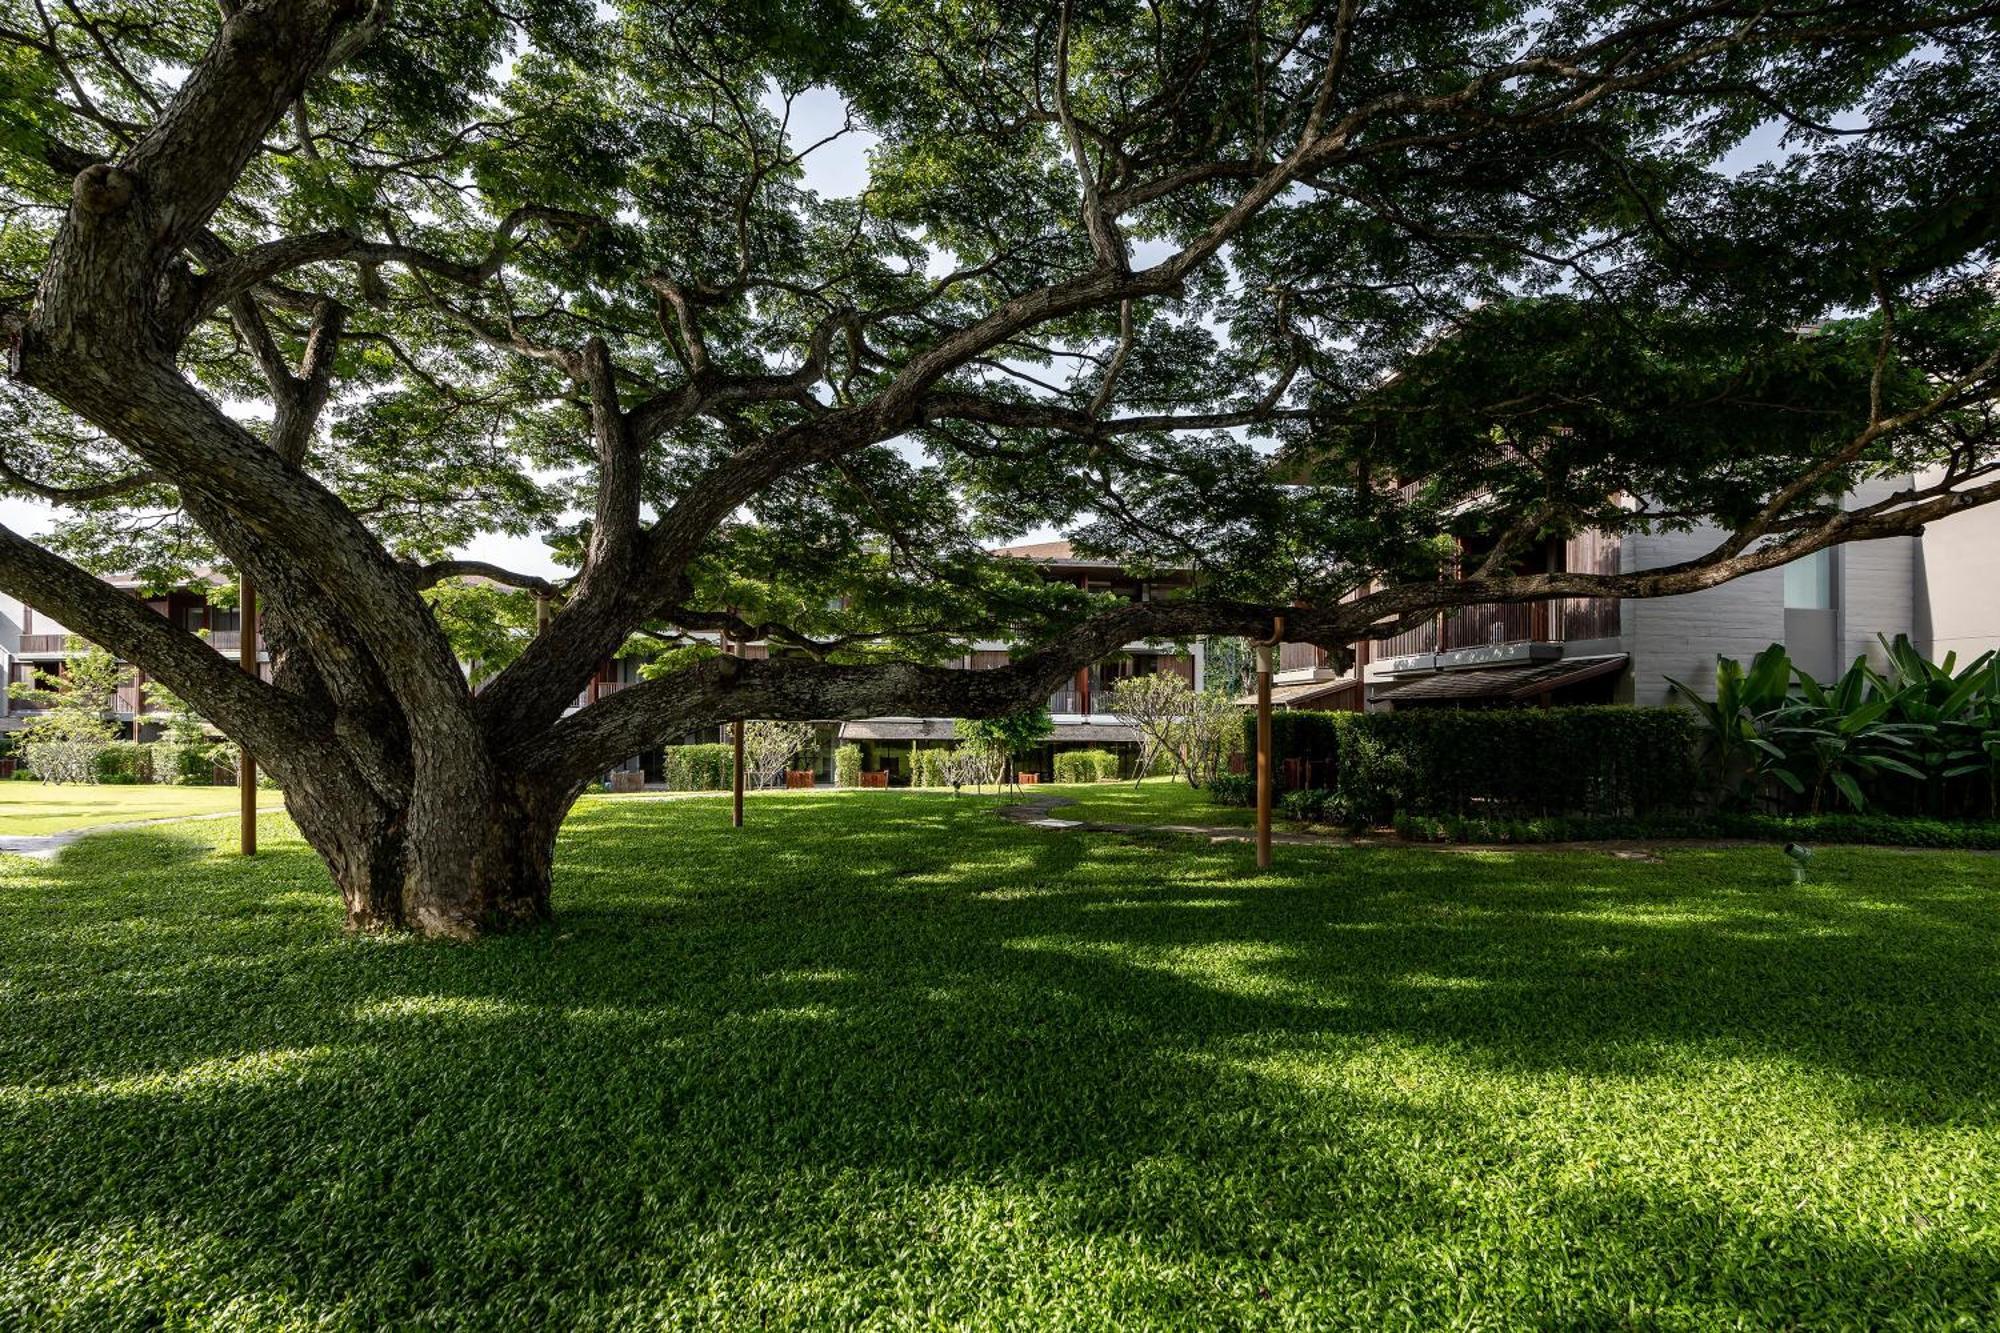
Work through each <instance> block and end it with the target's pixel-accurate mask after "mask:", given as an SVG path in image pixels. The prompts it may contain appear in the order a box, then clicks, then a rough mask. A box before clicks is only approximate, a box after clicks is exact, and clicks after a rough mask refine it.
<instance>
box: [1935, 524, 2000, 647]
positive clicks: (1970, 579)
mask: <svg viewBox="0 0 2000 1333" xmlns="http://www.w3.org/2000/svg"><path fill="white" fill-rule="evenodd" d="M1915 559H1916V583H1917V599H1916V601H1917V605H1916V616H1915V619H1916V622H1917V626H1916V631H1915V633H1916V638H1917V642H1918V644H1919V645H1920V646H1921V647H1922V648H1923V650H1924V652H1925V653H1926V655H1928V656H1930V657H1931V658H1933V659H1941V658H1943V656H1944V655H1945V654H1946V653H1952V652H1955V653H1957V654H1958V660H1959V662H1960V664H1961V665H1963V664H1964V663H1966V662H1968V661H1970V660H1971V659H1973V658H1975V657H1977V656H1979V655H1980V654H1981V653H1985V652H1992V651H1994V650H2000V505H1987V506H1985V507H1984V508H1980V509H1972V510H1968V511H1966V512H1965V513H1962V514H1953V515H1952V516H1951V517H1950V518H1948V519H1945V520H1944V521H1943V522H1941V523H1933V524H1931V525H1930V526H1929V527H1928V528H1926V529H1925V530H1924V535H1923V536H1922V537H1921V538H1920V539H1919V540H1918V543H1917V552H1916V557H1915Z"/></svg>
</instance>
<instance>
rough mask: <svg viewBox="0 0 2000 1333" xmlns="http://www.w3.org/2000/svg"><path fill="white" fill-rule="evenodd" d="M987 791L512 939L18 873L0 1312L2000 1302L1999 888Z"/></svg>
mask: <svg viewBox="0 0 2000 1333" xmlns="http://www.w3.org/2000/svg"><path fill="white" fill-rule="evenodd" d="M993 804H995V801H994V800H993V799H992V798H990V797H989V798H986V799H983V800H980V799H973V798H962V799H959V800H956V801H954V800H953V799H952V798H951V797H949V796H945V795H936V794H929V793H914V794H904V793H882V792H860V793H850V794H839V795H835V794H831V793H820V794H816V795H801V796H797V797H792V798H788V799H785V800H784V801H782V803H780V802H778V801H769V802H766V801H762V800H753V802H752V804H751V807H750V823H749V827H748V828H746V829H745V830H743V831H742V832H740V833H732V831H731V830H730V829H729V827H728V821H727V813H726V812H727V802H726V799H706V798H704V799H696V800H687V801H673V802H638V801H629V800H628V801H610V800H599V801H594V802H591V803H588V804H586V805H585V806H584V807H583V808H581V809H580V811H579V813H578V815H577V816H576V818H575V819H574V820H573V821H572V823H571V825H570V828H569V830H568V833H567V836H566V840H565V843H564V845H563V848H562V859H561V862H560V869H559V876H560V878H559V886H558V907H559V910H560V912H561V919H560V921H559V922H558V923H557V924H556V925H555V926H553V927H551V928H549V929H546V930H543V931H538V932H534V933H531V934H525V935H521V936H517V937H514V938H509V939H502V940H496V941H491V942H488V943H486V944H482V945H480V946H477V947H446V946H434V945H424V944H416V943H411V942H408V941H381V940H365V939H349V938H344V937H343V936H342V935H341V933H340V930H339V926H338V920H339V917H338V912H337V910H336V907H335V904H334V902H333V900H332V898H331V895H330V890H329V889H328V887H327V885H326V881H325V879H324V877H323V875H322V873H321V871H320V869H319V867H318V865H317V863H316V862H315V861H313V860H312V859H311V858H310V857H309V856H308V855H307V854H306V853H305V851H304V850H303V849H302V847H301V846H300V845H299V844H298V843H297V842H296V841H295V840H294V839H293V838H292V837H291V836H290V834H289V826H288V825H287V824H286V823H285V821H284V820H283V818H282V817H281V816H276V815H273V816H269V817H267V818H266V820H265V827H264V835H265V845H266V846H267V847H268V848H269V849H270V850H269V851H268V852H267V854H266V855H265V856H263V857H261V858H260V859H259V860H258V861H257V862H256V863H254V864H247V863H244V862H242V861H239V860H236V859H233V858H230V857H228V856H223V855H217V854H216V852H217V848H218V847H219V846H221V845H222V844H223V843H224V842H225V841H226V839H227V837H228V833H229V830H228V829H227V826H226V825H210V824H199V823H197V824H187V825H181V826H176V827H172V828H168V829H163V830H147V831H143V832H133V833H116V834H108V835H104V836H102V837H99V838H94V839H90V840H87V841H85V842H83V843H81V844H79V845H78V846H76V847H73V848H72V849H70V851H69V852H67V853H66V854H65V855H64V856H63V857H62V858H61V859H60V860H58V861H56V862H54V863H39V862H26V861H20V860H8V859H4V858H0V1012H4V1013H5V1015H6V1021H5V1022H4V1023H0V1327H16V1326H23V1325H51V1326H58V1327H70V1328H78V1329H102V1328H151V1327H163V1326H164V1327H172V1328H218V1329H219V1328H229V1329H235V1328H243V1327H253V1326H254V1327H290V1328H299V1329H304V1328H314V1329H320V1328H370V1327H382V1326H397V1327H405V1326H421V1327H427V1328H458V1327H481V1328H531V1327H548V1328H554V1327H580V1326H611V1325H617V1326H644V1327H650V1326H700V1325H730V1326H746V1327H762V1326H765V1325H767V1324H768V1325H772V1326H787V1325H789V1326H794V1327H814V1328H818V1327H842V1326H850V1325H854V1324H860V1323H867V1322H875V1323H879V1324H887V1325H904V1326H908V1325H923V1326H927V1327H928V1326H940V1325H951V1324H974V1325H982V1326H995V1327H1022V1326H1090V1327H1160V1326H1173V1327H1185V1328H1199V1329H1208V1328H1218V1327H1237V1326H1246V1325H1255V1326H1287V1327H1312V1328H1319V1327H1344V1328H1368V1329H1374V1328H1383V1327H1403V1326H1416V1327H1427V1328H1428V1327H1441V1326H1450V1327H1477V1328H1524V1327H1569V1328H1575V1327H1601V1326H1617V1327H1626V1326H1634V1325H1636V1326H1645V1327H1664V1328H1686V1329H1710V1328H1718V1327H1738V1326H1753V1327H1804V1328H1831V1327H1895V1326H1902V1327H1944V1326H1958V1327H1966V1328H1972V1327H1991V1326H1994V1324H1995V1323H1996V1322H2000V1185H1996V1183H1995V1182H1996V1179H2000V928H1996V914H1995V906H1996V903H2000V860H1996V858H1992V857H1982V856H1976V855H1970V854H1949V853H1939V854H1921V855H1913V854H1906V853H1897V852H1888V851H1850V850H1842V849H1828V850H1826V851H1824V852H1822V854H1821V856H1820V857H1819V859H1818V861H1817V862H1816V864H1815V874H1816V880H1815V882H1813V883H1811V884H1809V885H1806V886H1804V887H1802V888H1794V887H1792V886H1791V884H1790V883H1789V878H1788V876H1787V874H1786V872H1785V870H1784V867H1783V865H1782V863H1781V862H1780V859H1779V858H1778V856H1777V855H1776V853H1775V852H1768V851H1762V850H1759V851H1754V852H1752V851H1733V852H1718V851H1695V850H1676V851H1670V852H1669V853H1667V859H1666V861H1665V863H1664V864H1651V863H1645V862H1637V861H1626V860H1619V859H1616V858H1613V857H1611V856H1609V855H1604V854H1598V853H1570V854H1550V853H1518V854H1515V853H1508V854H1500V853H1450V852H1432V851H1418V850H1368V851H1355V850H1345V849H1328V850H1324V851H1322V850H1320V849H1306V850H1301V849H1295V848H1290V847H1284V848H1280V849H1279V856H1278V864H1277V867H1276V870H1275V871H1274V872H1273V873H1271V874H1269V875H1266V876H1264V877H1261V878H1260V877H1258V876H1256V875H1255V873H1254V871H1253V869H1252V866H1251V861H1250V850H1249V848H1247V847H1245V846H1240V845H1236V846H1217V847H1211V846H1209V845H1207V844H1206V843H1203V842H1200V841H1197V840H1187V839H1181V840H1169V839H1165V838H1159V837H1152V836H1149V837H1146V838H1141V839H1123V838H1116V837H1109V836H1103V835H1090V834H1078V833H1046V832H1042V831H1039V830H1033V829H1026V828H1019V827H1015V826H1011V825H1007V824H1004V823H1002V822H1001V821H999V820H997V819H995V818H993V816H992V815H991V814H990V813H989V810H990V807H991V806H992V805H993ZM780 811H782V817H780Z"/></svg>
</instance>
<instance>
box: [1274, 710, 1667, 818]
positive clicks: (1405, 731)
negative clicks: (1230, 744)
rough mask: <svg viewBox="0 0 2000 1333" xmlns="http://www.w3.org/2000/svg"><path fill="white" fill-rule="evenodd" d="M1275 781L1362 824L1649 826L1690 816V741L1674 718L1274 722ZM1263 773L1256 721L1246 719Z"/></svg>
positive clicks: (1390, 717)
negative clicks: (1657, 818)
mask: <svg viewBox="0 0 2000 1333" xmlns="http://www.w3.org/2000/svg"><path fill="white" fill-rule="evenodd" d="M1271 722H1272V745H1271V752H1272V757H1273V759H1274V760H1275V761H1276V764H1275V768H1274V776H1275V777H1276V779H1277V781H1278V782H1279V783H1280V784H1281V785H1282V786H1286V787H1292V788H1320V789H1324V790H1326V791H1328V792H1331V793H1333V794H1334V803H1335V804H1336V805H1337V806H1338V807H1339V809H1340V811H1341V812H1342V816H1343V817H1345V818H1348V819H1351V820H1353V821H1356V822H1361V823H1379V822H1386V821H1387V820H1389V819H1391V818H1393V817H1394V816H1396V815H1398V814H1424V815H1450V816H1463V817H1469V816H1480V817H1488V818H1490V817H1494V816H1502V817H1516V818H1518V817H1530V816H1545V815H1570V814H1606V815H1645V814H1650V813H1654V812H1659V811H1668V810H1676V809H1683V808H1685V807H1686V806H1687V804H1688V803H1689V801H1690V799H1691V798H1692V795H1693V792H1694V786H1695V776H1694V753H1695V739H1696V738H1695V730H1694V722H1693V719H1692V718H1691V717H1690V716H1689V715H1688V714H1687V713H1685V712H1681V711H1678V710H1675V709H1668V708H1626V707H1596V708H1523V709H1436V710H1421V711H1410V712H1399V713H1311V712H1293V713H1279V714H1275V715H1273V717H1272V719H1271ZM1244 729H1245V733H1246V738H1247V740H1248V742H1249V744H1250V745H1251V747H1252V750H1251V755H1252V757H1251V761H1250V768H1251V771H1252V772H1254V771H1255V768H1256V760H1255V745H1256V719H1255V718H1254V717H1253V718H1247V719H1246V720H1245V728H1244Z"/></svg>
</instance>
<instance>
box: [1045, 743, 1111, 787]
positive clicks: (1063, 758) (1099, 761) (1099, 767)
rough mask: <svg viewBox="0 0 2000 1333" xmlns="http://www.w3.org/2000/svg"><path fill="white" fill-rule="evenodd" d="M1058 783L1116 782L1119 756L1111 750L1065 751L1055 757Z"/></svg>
mask: <svg viewBox="0 0 2000 1333" xmlns="http://www.w3.org/2000/svg"><path fill="white" fill-rule="evenodd" d="M1054 770H1055V780H1056V781H1057V782H1116V781H1117V780H1118V756H1117V755H1115V754H1113V753H1111V751H1109V750H1064V751H1063V752H1062V753H1061V754H1058V755H1057V756H1056V757H1055V763H1054Z"/></svg>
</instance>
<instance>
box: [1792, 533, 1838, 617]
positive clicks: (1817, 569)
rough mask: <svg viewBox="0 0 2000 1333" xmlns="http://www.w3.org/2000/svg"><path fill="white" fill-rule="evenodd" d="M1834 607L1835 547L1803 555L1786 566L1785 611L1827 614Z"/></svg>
mask: <svg viewBox="0 0 2000 1333" xmlns="http://www.w3.org/2000/svg"><path fill="white" fill-rule="evenodd" d="M1832 608H1833V548H1831V547H1824V548H1822V549H1820V550H1817V551H1814V552H1813V553H1812V554H1811V555H1806V556H1800V557H1799V558H1798V559H1797V560H1794V561H1792V563H1791V564H1789V565H1786V566H1785V609H1786V610H1787V611H1828V610H1831V609H1832Z"/></svg>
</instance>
